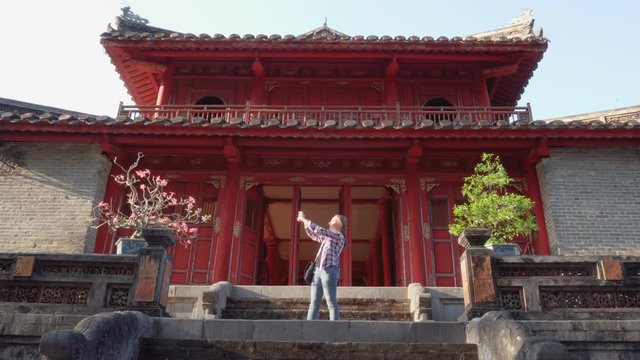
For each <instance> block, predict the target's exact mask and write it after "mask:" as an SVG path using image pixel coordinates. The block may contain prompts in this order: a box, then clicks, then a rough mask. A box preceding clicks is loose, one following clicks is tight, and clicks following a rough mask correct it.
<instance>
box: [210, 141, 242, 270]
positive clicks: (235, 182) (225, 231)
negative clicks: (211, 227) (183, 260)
mask: <svg viewBox="0 0 640 360" xmlns="http://www.w3.org/2000/svg"><path fill="white" fill-rule="evenodd" d="M224 155H225V156H226V158H227V161H228V163H229V168H228V173H227V179H226V181H225V185H224V192H223V194H224V195H223V205H222V206H223V208H222V220H221V224H220V234H219V235H218V243H217V245H216V253H215V260H214V263H215V265H214V268H213V282H214V283H215V282H218V281H224V280H229V260H230V259H231V255H232V254H231V245H232V244H231V243H232V240H233V236H234V233H233V232H234V223H235V214H236V205H237V200H238V194H239V193H240V152H239V151H238V148H237V147H236V146H235V145H234V144H233V143H232V142H231V139H229V140H228V142H227V144H226V145H225V146H224Z"/></svg>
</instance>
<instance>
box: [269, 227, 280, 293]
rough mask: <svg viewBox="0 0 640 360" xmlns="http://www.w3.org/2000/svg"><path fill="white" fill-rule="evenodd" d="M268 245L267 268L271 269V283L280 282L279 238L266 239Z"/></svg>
mask: <svg viewBox="0 0 640 360" xmlns="http://www.w3.org/2000/svg"><path fill="white" fill-rule="evenodd" d="M265 244H266V246H267V256H266V258H267V268H268V269H269V280H268V281H269V285H279V284H280V264H279V262H280V253H279V252H278V239H274V238H268V239H266V240H265Z"/></svg>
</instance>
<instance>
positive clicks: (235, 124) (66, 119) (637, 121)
mask: <svg viewBox="0 0 640 360" xmlns="http://www.w3.org/2000/svg"><path fill="white" fill-rule="evenodd" d="M5 124H25V125H27V124H34V125H35V124H43V125H56V126H61V127H63V126H68V127H73V126H86V125H108V126H115V127H127V128H129V129H130V130H131V132H133V133H135V132H136V131H135V130H134V128H136V127H138V128H140V127H141V126H142V127H145V128H146V127H192V128H193V127H196V128H200V127H201V128H206V127H217V128H256V129H258V128H299V129H303V128H309V129H318V130H321V129H336V130H342V129H352V130H357V129H371V128H373V129H424V128H432V129H435V130H439V129H449V130H464V129H487V130H489V129H490V130H501V129H589V130H607V129H640V112H639V113H635V114H627V115H620V116H619V119H616V118H613V117H612V118H608V121H607V122H604V121H602V120H599V119H593V120H587V121H585V120H574V121H562V120H553V121H543V120H537V121H533V122H529V121H525V120H522V121H515V122H513V123H509V122H507V121H497V122H495V123H489V122H487V121H480V122H477V123H472V122H469V121H456V122H452V121H449V120H442V121H440V122H437V123H436V122H434V121H432V120H428V119H427V120H423V121H421V122H418V123H414V122H412V121H402V122H401V123H400V124H396V122H394V121H391V120H385V121H381V122H380V123H379V124H377V125H374V123H373V122H371V123H367V122H364V121H363V122H361V123H360V124H358V122H356V121H353V120H345V121H343V122H342V123H341V124H340V123H339V122H337V121H331V120H329V121H325V122H323V123H319V122H307V123H306V124H302V123H301V122H300V121H298V120H289V121H287V122H286V123H280V122H277V121H260V120H257V119H252V120H250V121H245V120H243V119H241V118H237V119H230V120H228V121H224V120H223V119H222V118H217V119H212V120H206V119H204V118H201V117H193V118H191V119H188V118H186V117H182V116H176V117H173V118H164V117H157V118H153V119H151V118H147V117H144V116H138V117H136V118H135V119H130V118H125V117H117V118H111V117H108V116H99V117H94V116H89V115H84V116H74V115H69V114H65V115H61V116H56V115H53V114H49V113H47V114H43V115H36V114H34V113H24V114H18V113H13V112H4V113H2V114H0V129H1V128H2V127H3V125H5Z"/></svg>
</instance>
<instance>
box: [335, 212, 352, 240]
mask: <svg viewBox="0 0 640 360" xmlns="http://www.w3.org/2000/svg"><path fill="white" fill-rule="evenodd" d="M336 216H337V217H338V220H339V221H340V226H341V229H340V232H341V233H342V235H345V236H346V235H347V224H348V223H349V220H348V219H347V217H346V216H344V215H340V214H336Z"/></svg>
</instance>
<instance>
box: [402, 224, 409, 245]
mask: <svg viewBox="0 0 640 360" xmlns="http://www.w3.org/2000/svg"><path fill="white" fill-rule="evenodd" d="M402 241H409V225H406V224H405V225H402Z"/></svg>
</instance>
